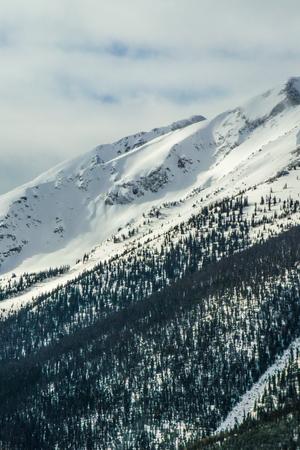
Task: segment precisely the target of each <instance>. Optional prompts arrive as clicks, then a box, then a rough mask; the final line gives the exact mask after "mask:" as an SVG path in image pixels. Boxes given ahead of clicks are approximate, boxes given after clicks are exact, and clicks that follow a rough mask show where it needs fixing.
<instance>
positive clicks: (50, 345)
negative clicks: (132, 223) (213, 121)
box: [0, 195, 300, 450]
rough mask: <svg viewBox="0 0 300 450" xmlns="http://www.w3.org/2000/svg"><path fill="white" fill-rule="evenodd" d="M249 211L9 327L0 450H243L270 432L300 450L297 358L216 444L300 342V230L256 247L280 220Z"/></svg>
mask: <svg viewBox="0 0 300 450" xmlns="http://www.w3.org/2000/svg"><path fill="white" fill-rule="evenodd" d="M272 204H273V202H272ZM245 207H247V198H246V197H244V196H243V195H241V196H240V197H238V198H236V199H225V200H224V201H222V202H219V203H216V204H213V205H211V207H210V208H204V209H202V210H201V211H200V212H199V213H198V214H196V215H194V216H193V217H192V218H191V219H190V220H189V221H188V222H186V223H184V222H183V223H182V224H181V225H179V226H176V227H175V228H174V229H172V230H171V231H170V232H169V233H167V234H166V235H165V239H164V242H163V244H162V246H161V248H160V250H157V248H155V247H153V246H152V247H151V243H149V246H147V245H146V246H144V247H141V248H137V249H136V250H135V251H134V252H132V254H126V255H117V256H116V257H114V258H113V259H111V260H108V261H105V262H103V263H100V264H99V265H98V266H97V267H96V268H95V269H93V270H91V271H88V272H85V273H83V274H82V275H81V276H80V277H78V278H77V279H76V280H75V281H72V282H69V283H68V284H67V285H65V286H63V287H62V286H61V287H58V288H57V289H55V290H54V291H53V292H51V293H50V294H47V295H43V296H40V297H37V298H36V299H35V301H34V304H33V306H32V305H28V306H23V307H22V308H21V309H19V310H18V311H15V312H12V313H11V314H10V315H9V316H8V317H4V316H3V317H2V319H1V322H0V339H1V353H0V358H1V365H0V403H1V408H0V443H1V445H0V447H1V448H3V449H4V450H6V449H7V450H8V449H9V450H11V449H12V450H14V449H16V450H22V449H59V450H60V449H69V448H70V449H73V448H76V449H77V448H78V449H103V450H105V449H124V450H140V449H145V450H148V449H149V450H150V449H151V450H152V449H153V450H156V449H177V448H186V447H187V446H189V445H190V446H193V447H191V448H195V449H196V448H208V449H215V448H224V449H227V448H228V449H229V448H230V449H234V448H238V447H237V446H239V448H245V449H247V448H254V447H246V446H244V447H243V446H242V447H241V442H243V439H244V440H245V441H247V442H251V435H252V436H253V435H254V434H255V435H256V434H258V435H259V436H262V440H263V439H264V436H265V435H266V434H267V433H268V430H270V429H271V430H272V429H273V428H274V429H275V428H276V430H277V432H278V433H279V430H281V429H282V430H283V431H282V434H283V435H286V436H287V440H286V442H287V444H286V443H284V444H283V445H290V444H289V443H290V442H293V443H295V445H296V447H288V446H286V447H284V446H282V447H278V448H287V449H290V448H291V449H293V448H297V440H295V439H296V438H295V433H296V434H297V432H296V431H295V430H296V428H297V426H296V425H295V424H298V419H299V415H298V412H297V411H298V403H297V402H299V364H298V365H297V363H296V361H298V359H297V358H299V355H291V359H290V361H289V365H288V367H287V368H286V369H285V371H284V372H283V373H282V374H281V375H280V377H278V378H276V379H273V380H270V383H269V388H268V390H267V391H266V393H265V395H264V398H263V399H262V400H261V402H260V403H259V404H258V405H257V406H256V409H255V414H254V416H251V417H250V416H249V417H245V422H244V423H243V424H242V425H241V426H240V428H238V429H237V431H236V432H235V433H238V434H237V436H235V435H234V436H232V435H229V436H227V437H226V438H223V437H222V441H221V440H219V441H216V438H215V437H213V434H214V431H215V430H216V428H217V427H218V425H219V424H220V423H221V421H222V420H223V419H224V418H225V417H226V415H227V414H228V413H229V411H230V410H231V409H232V407H233V406H234V405H235V404H236V403H237V402H238V401H239V399H240V397H241V395H242V394H243V393H245V392H246V391H247V390H248V389H250V388H251V386H252V385H253V383H255V382H256V381H257V380H258V379H259V377H260V376H261V375H262V374H263V373H264V372H265V371H266V369H267V368H268V367H269V366H270V365H271V364H273V363H274V361H275V359H276V356H277V355H280V354H281V353H282V352H283V351H284V350H286V349H287V348H288V346H289V345H290V344H291V343H292V342H293V341H294V340H295V339H296V338H297V337H298V336H299V329H300V328H299V326H300V323H299V322H300V302H299V290H300V272H299V266H298V263H299V261H300V227H292V228H290V229H288V227H287V229H286V230H285V231H282V230H280V231H282V232H281V233H280V234H279V235H277V236H276V235H275V234H276V233H275V234H274V236H273V237H272V236H268V239H266V237H264V236H262V237H261V239H260V240H257V241H256V243H254V242H252V241H251V231H252V230H254V229H255V228H256V227H257V226H263V225H264V223H268V222H271V221H272V216H271V217H270V215H269V216H268V217H266V218H262V217H261V215H260V216H259V217H258V218H257V219H256V217H255V213H254V214H253V217H252V219H248V220H247V219H245V216H244V215H243V209H244V208H245ZM298 208H299V202H297V201H293V200H292V199H291V200H290V201H289V202H288V203H287V202H285V205H283V207H282V213H281V214H283V215H287V214H293V212H295V211H297V210H298ZM270 210H272V205H270ZM271 212H272V211H271ZM7 294H8V295H10V292H8V293H7ZM4 298H5V295H4ZM0 306H1V305H0ZM8 380H9V383H8ZM291 380H292V381H291ZM297 383H298V384H297ZM270 398H271V399H272V401H271V400H268V399H270ZM16 430H18V432H16ZM287 430H292V431H290V432H288V431H287ZM247 436H248V437H247ZM296 437H297V436H296ZM243 445H244V444H243ZM249 445H250V444H249ZM293 445H294V444H293ZM255 448H260V447H255ZM261 448H277V447H274V446H273V447H261Z"/></svg>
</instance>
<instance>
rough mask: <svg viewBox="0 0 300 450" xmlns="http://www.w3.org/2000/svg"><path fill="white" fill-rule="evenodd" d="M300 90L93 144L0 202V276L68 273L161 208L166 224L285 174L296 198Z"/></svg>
mask: <svg viewBox="0 0 300 450" xmlns="http://www.w3.org/2000/svg"><path fill="white" fill-rule="evenodd" d="M299 91H300V88H299V79H298V78H294V79H290V80H289V81H288V82H287V83H286V84H285V85H284V86H280V87H278V88H276V89H273V90H272V91H269V92H267V93H265V94H263V95H260V96H258V97H256V98H254V99H253V100H251V101H250V102H248V103H247V104H245V105H244V106H242V107H238V108H236V109H234V110H232V111H228V112H225V113H223V114H220V115H219V116H217V117H216V118H214V119H212V120H211V121H203V117H202V116H195V117H193V118H191V119H189V120H187V121H180V122H178V123H175V124H173V125H171V126H169V127H164V128H161V129H155V130H153V131H152V132H149V133H139V134H137V135H134V136H130V137H128V138H124V139H121V140H120V141H118V142H117V143H115V144H111V145H102V146H98V147H96V149H94V150H93V151H92V152H90V153H88V154H87V155H85V156H83V157H79V158H77V159H76V160H73V161H71V162H66V163H64V164H61V165H60V166H58V167H57V168H54V169H53V170H51V171H49V172H47V173H45V174H43V175H41V176H40V177H38V178H37V179H36V180H34V181H33V182H31V183H29V184H27V185H25V186H22V187H21V188H19V189H17V190H15V191H13V192H11V193H9V194H6V195H5V196H2V197H0V214H1V219H0V231H1V235H0V264H1V268H0V270H1V272H2V273H5V272H9V271H11V270H16V269H17V268H18V270H19V272H20V271H27V270H41V269H46V268H48V267H49V266H50V265H54V264H57V263H56V261H58V260H59V261H60V262H61V263H62V264H70V265H71V266H73V265H74V263H75V261H76V260H77V259H78V258H81V257H82V256H83V254H84V253H85V252H90V251H91V250H92V249H93V248H94V247H95V246H99V245H100V244H101V243H103V242H105V241H106V240H107V239H109V238H110V237H111V236H112V235H113V234H114V233H116V232H117V231H118V230H119V229H120V228H121V229H124V230H125V231H126V230H127V231H128V229H129V228H130V226H132V224H133V223H137V224H138V225H137V226H138V227H139V229H140V230H139V233H140V234H143V232H144V231H143V226H142V223H141V222H142V215H143V214H147V213H148V212H150V211H151V209H152V208H153V207H162V205H164V204H166V203H172V202H178V201H180V203H179V205H177V206H178V207H177V208H175V209H174V208H168V210H166V209H165V210H164V216H165V219H166V220H165V221H164V224H165V225H166V223H167V222H169V224H170V226H172V225H173V224H174V223H176V221H177V222H178V216H179V215H185V214H188V211H191V208H192V205H193V204H194V203H195V202H196V203H199V202H200V201H201V199H202V203H201V204H204V203H205V202H206V203H209V201H211V200H212V199H214V198H222V197H224V196H226V195H232V194H234V193H238V192H239V191H241V190H249V189H251V188H252V187H254V186H261V187H260V189H261V190H262V194H264V193H265V192H267V191H268V190H270V187H271V184H270V183H271V182H272V181H274V182H275V180H279V178H280V177H282V176H284V175H285V177H284V178H282V180H279V181H278V183H280V184H282V186H281V187H280V191H282V188H283V185H284V184H287V187H288V189H292V191H293V195H295V193H296V194H297V193H298V192H299V189H298V182H297V181H298V180H297V178H296V176H295V174H292V173H290V169H291V168H293V167H296V166H298V164H299V159H300V126H299V123H300V120H299V119H300V106H299V103H300V100H299V97H300V94H299ZM263 183H268V184H267V185H264V186H262V184H263ZM278 189H279V184H277V190H278ZM290 193H291V192H290ZM283 194H284V193H283ZM258 195H259V194H258ZM258 198H259V197H258ZM160 225H161V224H160ZM160 225H159V226H160ZM96 259H97V258H96Z"/></svg>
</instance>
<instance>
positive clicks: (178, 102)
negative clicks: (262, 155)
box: [0, 0, 300, 193]
mask: <svg viewBox="0 0 300 450" xmlns="http://www.w3.org/2000/svg"><path fill="white" fill-rule="evenodd" d="M299 18H300V2H299V0H281V1H279V0H263V1H262V0H259V1H258V0H251V1H249V0H226V1H225V0H26V1H24V0H1V5H0V58H1V59H0V123H1V126H0V193H3V192H5V191H7V190H9V189H11V188H13V187H15V186H17V185H19V184H21V183H23V182H25V181H28V180H30V179H31V178H33V177H34V176H35V175H38V174H39V173H40V172H41V171H43V170H45V169H47V168H49V167H50V166H52V165H54V164H56V163H57V162H59V161H61V160H63V159H66V158H70V157H73V156H76V155H78V154H79V153H83V152H85V151H88V150H89V149H91V148H92V147H94V146H95V145H97V144H100V143H104V142H110V141H113V140H115V139H117V138H120V137H122V136H124V135H126V134H129V133H133V132H136V131H140V130H142V129H145V130H146V129H150V128H153V127H155V126H160V125H164V124H167V123H169V122H172V121H174V120H177V119H181V118H184V117H188V116H190V115H192V114H202V115H204V116H206V117H212V116H213V115H215V114H217V113H218V112H222V110H224V109H228V108H230V107H233V106H235V105H238V104H239V103H240V102H242V101H244V100H245V99H247V98H248V97H251V96H252V95H254V94H256V93H259V92H260V91H263V90H265V89H268V88H270V87H272V86H274V85H277V84H278V83H281V82H284V81H285V80H286V79H287V78H288V77H290V76H297V75H300V66H299V61H300V47H299V42H300V27H299Z"/></svg>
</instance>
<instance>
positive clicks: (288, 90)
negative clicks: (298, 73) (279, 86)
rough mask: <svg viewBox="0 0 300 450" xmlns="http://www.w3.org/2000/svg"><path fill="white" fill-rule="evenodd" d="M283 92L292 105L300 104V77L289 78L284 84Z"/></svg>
mask: <svg viewBox="0 0 300 450" xmlns="http://www.w3.org/2000/svg"><path fill="white" fill-rule="evenodd" d="M284 92H285V94H286V96H287V99H288V100H289V101H290V103H291V104H292V105H299V104H300V77H291V78H289V80H288V81H287V82H286V84H285V87H284Z"/></svg>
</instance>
